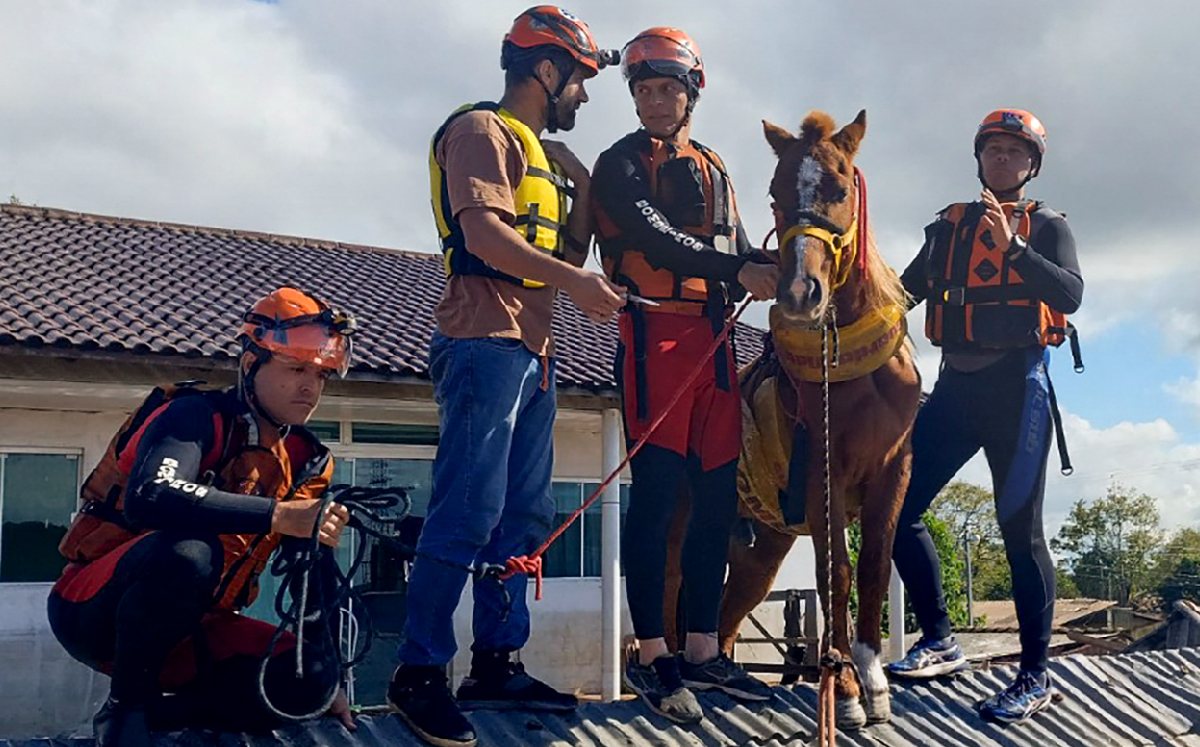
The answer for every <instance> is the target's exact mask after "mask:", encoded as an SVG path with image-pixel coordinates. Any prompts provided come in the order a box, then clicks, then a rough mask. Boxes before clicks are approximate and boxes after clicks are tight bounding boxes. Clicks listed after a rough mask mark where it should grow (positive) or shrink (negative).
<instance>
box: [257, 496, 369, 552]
mask: <svg viewBox="0 0 1200 747" xmlns="http://www.w3.org/2000/svg"><path fill="white" fill-rule="evenodd" d="M320 510H321V501H320V499H317V498H306V499H303V500H299V501H280V502H279V503H276V504H275V511H274V512H273V513H272V514H271V531H272V532H274V533H276V534H282V535H285V536H288V537H311V536H312V533H313V527H315V526H316V524H317V512H319V511H320ZM348 521H350V511H349V510H347V509H346V507H345V506H343V505H341V504H340V503H330V504H329V505H328V506H327V507H326V508H325V515H324V516H322V517H321V526H320V541H321V544H322V545H328V546H329V547H337V546H338V541H339V540H340V539H341V536H342V530H343V529H345V528H346V523H347V522H348Z"/></svg>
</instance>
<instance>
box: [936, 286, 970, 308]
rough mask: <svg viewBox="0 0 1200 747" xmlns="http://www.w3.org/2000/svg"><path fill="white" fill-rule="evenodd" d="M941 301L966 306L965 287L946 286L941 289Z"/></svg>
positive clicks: (948, 304)
mask: <svg viewBox="0 0 1200 747" xmlns="http://www.w3.org/2000/svg"><path fill="white" fill-rule="evenodd" d="M942 302H943V303H945V304H946V305H947V306H966V304H967V289H966V288H963V287H962V286H955V287H952V288H946V289H945V290H943V291H942Z"/></svg>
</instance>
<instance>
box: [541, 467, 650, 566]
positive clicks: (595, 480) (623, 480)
mask: <svg viewBox="0 0 1200 747" xmlns="http://www.w3.org/2000/svg"><path fill="white" fill-rule="evenodd" d="M602 480H603V478H602V477H582V478H581V477H577V476H571V475H551V477H550V483H551V485H553V484H554V483H556V482H562V483H575V484H577V485H580V486H584V485H599V484H600V483H601V481H602ZM616 483H617V486H618V487H617V489H618V490H620V488H621V486H624V487H629V486H630V485H632V484H633V480H632V479H631V478H628V477H625V476H624V475H622V476H619V477H618V478H617V480H616ZM587 498H588V494H585V493H583V492H582V491H581V492H580V495H579V505H580V506H582V505H583V501H585V500H587ZM603 503H604V499H603V498H599V499H597V501H596V503H595V504H593V505H595V506H600V505H601V504H603ZM572 510H574V509H572ZM597 513H598V514H599V510H597ZM554 514H555V516H557V515H558V510H557V506H555V512H554ZM580 519H582V523H580V525H579V575H578V576H547V577H546V578H547V579H555V580H567V579H580V580H582V579H597V578H601V576H588V575H586V574H585V573H584V572H583V569H584V568H585V567H586V565H587V563H586V557H585V555H584V551H585V548H586V546H587V533H586V531H584V527H585V526H586V525H587V522H588V514H587V511H584V512H583V514H582V515H581V516H580ZM558 526H559V525H558V523H555V524H554V527H553V529H558ZM552 531H553V530H552Z"/></svg>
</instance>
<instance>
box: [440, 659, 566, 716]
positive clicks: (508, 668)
mask: <svg viewBox="0 0 1200 747" xmlns="http://www.w3.org/2000/svg"><path fill="white" fill-rule="evenodd" d="M508 657H509V654H508V652H501V651H489V652H481V651H477V652H475V654H474V656H472V658H471V673H470V675H468V676H467V677H466V678H465V679H463V681H462V684H460V685H459V686H458V702H459V704H460V705H461V706H462V707H463V708H464V709H467V710H489V711H552V712H556V713H569V712H571V711H573V710H575V707H576V706H578V705H579V699H578V698H576V697H575V696H574V695H572V694H570V693H563V692H559V691H558V690H555V689H554V688H553V687H550V686H549V685H547V684H546V683H545V682H542V681H541V680H538V679H536V678H535V677H533V676H532V675H530V674H528V673H527V672H526V671H525V665H524V664H521V663H520V662H514V661H509V658H508Z"/></svg>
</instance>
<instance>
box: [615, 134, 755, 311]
mask: <svg viewBox="0 0 1200 747" xmlns="http://www.w3.org/2000/svg"><path fill="white" fill-rule="evenodd" d="M622 144H628V145H629V146H630V147H636V148H637V155H638V157H639V158H640V159H641V162H642V165H643V166H644V168H645V171H646V175H647V177H648V178H649V182H650V191H651V194H652V195H653V202H652V206H653V208H657V209H658V210H659V211H660V212H661V213H662V214H663V215H665V216H666V217H667V219H668V220H670V221H671V223H672V224H673V225H674V226H675V227H676V228H679V229H681V230H683V231H684V232H686V233H688V234H691V235H693V236H697V237H700V238H702V239H704V240H705V241H706V242H709V243H711V244H712V245H713V246H715V247H716V248H717V250H719V251H722V252H726V253H729V254H733V253H735V252H736V251H737V235H736V231H737V224H738V218H737V204H736V201H735V198H734V195H733V186H732V184H731V183H730V181H729V175H728V172H727V171H726V169H725V164H724V163H723V162H722V161H721V159H720V157H719V156H717V154H716V153H714V152H712V151H711V150H709V149H708V148H707V147H705V146H703V145H701V144H700V143H697V142H695V141H689V143H688V144H687V145H685V146H683V147H677V146H675V145H672V144H670V143H667V142H664V141H662V140H659V139H658V138H654V137H651V136H650V135H648V134H647V133H645V132H644V131H640V132H637V133H634V135H631V136H627V137H626V138H625V139H624V140H623V141H622ZM615 147H621V144H619V145H618V146H615ZM643 207H645V208H646V209H647V210H648V209H650V207H651V206H650V205H647V206H643ZM592 211H593V215H594V216H595V219H596V235H597V239H598V241H599V245H600V256H601V260H602V263H603V265H604V271H605V273H606V274H607V275H608V277H609V278H610V279H611V280H612V281H613V282H615V283H617V284H619V285H623V286H625V287H627V288H628V289H629V290H630V292H631V293H634V294H636V295H638V296H641V297H642V298H647V299H650V300H652V301H656V302H658V304H659V305H658V306H643V307H640V308H642V309H643V310H645V311H659V312H669V313H675V314H689V315H695V316H700V315H703V314H704V313H705V308H706V304H707V303H708V302H709V297H710V295H714V294H722V296H723V294H724V288H723V287H721V284H720V283H716V282H712V283H711V285H712V286H714V287H710V282H709V281H707V280H705V279H704V278H697V277H689V276H686V275H677V274H675V273H674V272H672V271H670V270H668V269H665V268H663V269H657V268H655V267H653V266H652V265H651V264H650V263H649V262H648V261H647V260H646V255H645V254H644V253H643V252H641V251H639V250H638V248H637V246H636V245H634V244H633V243H632V242H631V241H630V240H629V239H628V238H626V237H625V236H624V235H623V232H622V230H621V228H620V226H618V225H617V224H616V223H614V222H613V220H612V219H611V218H609V216H608V215H607V214H606V213H605V212H604V209H603V208H602V207H601V206H600V205H599V203H598V202H596V201H594V200H593V202H592ZM720 305H721V306H722V307H723V306H724V304H723V303H722V304H720Z"/></svg>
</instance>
